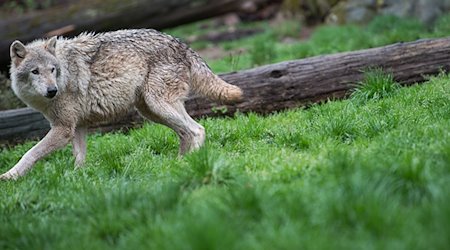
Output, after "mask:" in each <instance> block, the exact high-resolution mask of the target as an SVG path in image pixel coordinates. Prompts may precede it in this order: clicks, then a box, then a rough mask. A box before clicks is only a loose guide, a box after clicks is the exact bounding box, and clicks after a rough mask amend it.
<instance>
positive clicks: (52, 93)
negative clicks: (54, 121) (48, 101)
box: [45, 86, 58, 98]
mask: <svg viewBox="0 0 450 250" xmlns="http://www.w3.org/2000/svg"><path fill="white" fill-rule="evenodd" d="M57 92H58V89H57V88H56V86H52V87H48V88H47V94H46V95H45V97H47V98H53V97H55V95H56V93H57Z"/></svg>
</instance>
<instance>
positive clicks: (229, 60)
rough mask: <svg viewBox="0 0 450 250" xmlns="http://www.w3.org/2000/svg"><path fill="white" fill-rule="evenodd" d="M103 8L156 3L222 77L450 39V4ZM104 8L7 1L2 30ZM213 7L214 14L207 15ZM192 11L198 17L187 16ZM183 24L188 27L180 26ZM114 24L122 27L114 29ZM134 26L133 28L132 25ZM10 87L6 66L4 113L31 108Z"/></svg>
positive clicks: (52, 0)
mask: <svg viewBox="0 0 450 250" xmlns="http://www.w3.org/2000/svg"><path fill="white" fill-rule="evenodd" d="M100 3H101V4H103V5H105V4H106V5H110V8H109V11H111V12H117V11H119V12H120V10H121V9H120V8H119V9H114V5H117V6H127V5H130V6H132V5H133V4H135V5H136V6H139V5H137V4H145V5H149V6H152V8H154V9H155V10H154V11H156V12H155V13H158V11H160V12H161V13H162V14H161V15H163V16H164V15H169V14H170V15H173V16H171V17H170V18H169V19H171V20H173V19H176V18H179V19H180V20H182V21H181V22H172V23H168V24H167V25H165V24H164V23H163V24H161V23H159V24H158V25H159V26H161V27H170V28H166V29H162V31H164V32H167V33H169V34H171V35H173V36H176V37H179V38H180V39H182V40H183V41H185V42H186V43H188V44H190V45H191V46H192V47H193V48H194V49H196V50H198V51H199V53H200V54H201V55H202V56H203V57H204V58H205V59H206V60H207V62H208V63H209V64H210V65H211V67H212V68H213V70H214V71H216V72H227V71H235V70H240V69H244V68H250V67H254V66H258V65H263V64H268V63H274V62H279V61H283V60H292V59H299V58H304V57H309V56H315V55H321V54H326V53H336V52H341V51H349V50H356V49H363V48H371V47H376V46H382V45H386V44H390V43H395V42H401V41H411V40H415V39H419V38H426V37H444V36H448V35H449V34H450V28H449V27H450V15H448V14H446V13H448V11H449V10H450V0H244V1H237V0H196V1H186V0H164V1H161V0H133V1H129V2H127V3H126V4H125V5H124V3H123V2H120V1H115V0H108V1H100ZM100 3H97V1H85V0H0V30H1V29H2V27H4V28H5V29H6V27H15V26H11V25H12V24H14V25H17V24H19V25H20V27H19V25H17V32H19V30H20V29H23V27H28V28H31V29H36V28H42V27H34V26H33V25H38V24H36V23H37V22H36V23H35V24H33V23H30V22H31V21H30V20H32V19H29V17H30V16H34V17H35V16H38V17H39V16H41V17H42V18H48V15H51V14H52V13H53V12H61V11H72V9H74V10H73V11H75V8H74V7H73V6H75V5H77V6H78V5H79V6H78V7H77V8H81V9H82V10H83V11H82V12H83V13H84V12H85V13H87V16H89V17H95V16H96V15H100V14H101V13H100V12H99V11H98V10H97V9H95V8H94V7H93V6H97V5H98V4H100ZM80 6H81V7H80ZM164 6H166V7H164ZM174 6H179V8H173V7H174ZM71 8H72V9H71ZM102 8H103V7H102ZM121 8H122V7H121ZM158 8H159V9H158ZM218 8H221V9H220V10H218ZM206 10H207V11H208V12H210V13H208V14H209V15H203V14H204V12H205V11H206ZM77 11H79V10H78V9H77ZM103 11H105V10H103ZM194 11H197V12H194ZM202 11H203V12H202ZM107 12H108V10H106V14H107ZM189 12H192V13H195V15H197V16H196V17H194V18H190V19H189V18H186V16H188V14H189ZM214 13H217V16H215V14H214ZM116 14H117V13H116ZM119 14H120V13H119ZM127 15H133V12H131V13H129V14H128V13H125V14H124V15H122V19H118V20H109V21H113V22H117V23H118V24H120V23H123V21H125V20H123V18H124V17H125V19H126V16H127ZM119 16H120V15H119ZM203 16H212V18H208V19H206V17H205V18H203ZM27 18H28V19H27ZM149 18H151V17H149ZM183 18H184V19H183ZM202 19H205V20H202ZM17 20H19V21H17ZM46 20H47V19H46ZM48 20H52V19H51V18H49V19H48ZM94 20H95V19H94ZM183 20H184V21H183ZM193 20H196V21H195V22H193ZM101 21H102V20H101V18H100V19H99V22H101ZM33 22H34V21H33ZM53 22H61V26H63V28H62V29H56V30H49V31H48V32H50V33H51V32H56V33H55V34H57V35H63V36H71V35H75V34H71V33H70V34H69V33H67V34H66V33H64V32H67V31H66V30H67V29H68V31H71V30H70V27H71V26H70V23H67V20H54V21H53ZM180 23H181V24H182V25H178V24H180ZM42 25H44V26H45V25H47V26H49V25H52V24H51V23H48V22H47V23H45V24H42ZM42 25H40V26H42ZM140 25H141V24H140ZM174 26H176V27H174ZM55 27H58V26H57V25H56V26H55ZM67 27H69V28H67ZM93 27H98V26H93ZM110 27H112V28H111V29H114V25H112V26H110ZM127 27H128V26H126V27H125V28H127ZM130 27H133V25H132V23H131V24H130ZM137 27H148V28H152V27H153V26H145V25H144V26H142V25H141V26H139V25H137ZM44 28H45V27H44ZM44 30H45V29H44ZM92 30H93V31H104V30H96V29H95V28H93V29H92ZM13 31H14V29H13ZM20 31H23V30H20ZM48 34H49V33H47V34H42V35H43V36H44V35H48ZM52 34H53V33H52ZM6 35H8V36H12V37H13V38H14V39H20V36H19V35H15V34H14V32H9V33H8V34H5V33H1V32H0V36H6ZM6 38H7V37H2V39H0V41H3V43H4V44H3V45H2V44H1V42H0V47H1V46H4V47H8V46H9V44H10V43H8V44H5V43H6V42H5V41H6V40H7V39H6ZM8 39H10V38H8ZM6 51H7V50H6ZM1 58H3V59H6V60H4V61H6V62H7V61H9V53H6V52H2V53H1V55H0V59H1ZM10 84H11V83H10V81H9V80H8V68H7V66H6V65H5V66H4V67H2V68H0V110H6V109H12V108H18V107H23V106H24V105H23V104H22V103H21V102H20V100H18V99H17V98H16V97H15V96H14V94H13V93H12V91H11V88H10Z"/></svg>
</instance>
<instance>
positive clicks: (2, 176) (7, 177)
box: [0, 172, 17, 181]
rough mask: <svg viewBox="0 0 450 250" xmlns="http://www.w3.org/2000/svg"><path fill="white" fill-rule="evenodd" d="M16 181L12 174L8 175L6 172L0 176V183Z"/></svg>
mask: <svg viewBox="0 0 450 250" xmlns="http://www.w3.org/2000/svg"><path fill="white" fill-rule="evenodd" d="M16 179H17V177H16V176H14V175H12V174H10V173H8V172H6V173H4V174H2V175H0V181H6V180H16Z"/></svg>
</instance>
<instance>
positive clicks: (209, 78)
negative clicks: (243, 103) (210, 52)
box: [190, 51, 243, 102]
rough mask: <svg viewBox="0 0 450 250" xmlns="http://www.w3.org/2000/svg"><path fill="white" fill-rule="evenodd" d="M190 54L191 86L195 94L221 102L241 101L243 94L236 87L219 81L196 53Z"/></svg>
mask: <svg viewBox="0 0 450 250" xmlns="http://www.w3.org/2000/svg"><path fill="white" fill-rule="evenodd" d="M190 52H191V53H190V59H191V80H192V82H191V84H192V85H191V86H192V88H193V90H194V91H195V92H197V93H199V94H201V95H204V96H206V97H208V98H210V99H213V100H216V101H221V102H235V101H239V100H241V99H242V95H243V93H242V90H241V89H240V88H239V87H238V86H235V85H231V84H229V83H227V82H225V81H224V80H222V79H220V77H218V76H217V75H216V74H214V73H213V72H212V71H211V69H210V68H209V67H208V65H207V64H206V63H205V62H204V61H203V59H201V58H200V56H199V55H198V54H197V53H195V52H194V51H190Z"/></svg>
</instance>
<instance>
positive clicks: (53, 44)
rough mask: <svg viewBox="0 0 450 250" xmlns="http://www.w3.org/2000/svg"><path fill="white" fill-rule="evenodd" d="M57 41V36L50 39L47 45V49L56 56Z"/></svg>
mask: <svg viewBox="0 0 450 250" xmlns="http://www.w3.org/2000/svg"><path fill="white" fill-rule="evenodd" d="M56 41H58V38H57V37H56V36H54V37H52V38H50V39H48V40H47V42H46V43H45V49H46V50H47V51H48V52H50V53H52V54H53V55H55V50H56Z"/></svg>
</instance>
